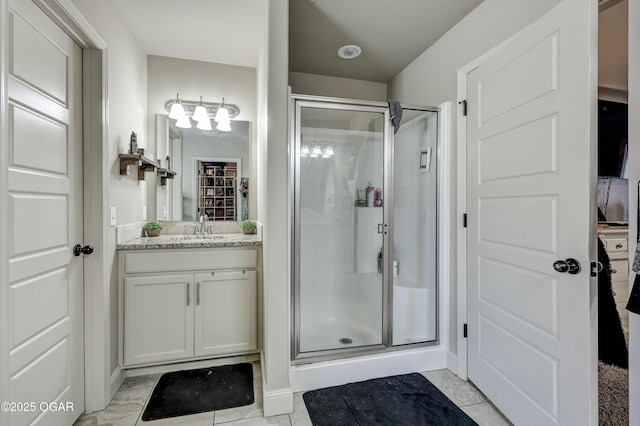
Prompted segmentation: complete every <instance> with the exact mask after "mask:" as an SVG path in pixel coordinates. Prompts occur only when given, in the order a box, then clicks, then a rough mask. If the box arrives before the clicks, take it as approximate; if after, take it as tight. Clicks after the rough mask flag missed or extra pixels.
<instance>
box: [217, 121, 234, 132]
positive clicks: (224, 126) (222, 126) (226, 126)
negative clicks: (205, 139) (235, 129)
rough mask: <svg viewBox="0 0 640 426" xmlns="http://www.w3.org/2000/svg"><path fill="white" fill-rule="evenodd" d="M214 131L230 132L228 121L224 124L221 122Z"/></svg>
mask: <svg viewBox="0 0 640 426" xmlns="http://www.w3.org/2000/svg"><path fill="white" fill-rule="evenodd" d="M216 129H218V130H220V131H221V132H230V131H231V125H230V124H229V121H226V122H222V121H221V122H219V123H218V125H217V126H216Z"/></svg>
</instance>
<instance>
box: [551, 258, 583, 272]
mask: <svg viewBox="0 0 640 426" xmlns="http://www.w3.org/2000/svg"><path fill="white" fill-rule="evenodd" d="M553 269H555V270H556V271H558V272H562V273H564V272H568V273H570V274H571V275H576V274H577V273H579V272H580V271H581V270H582V267H581V266H580V262H578V261H577V260H576V259H573V258H571V257H570V258H568V259H567V260H556V261H555V262H553Z"/></svg>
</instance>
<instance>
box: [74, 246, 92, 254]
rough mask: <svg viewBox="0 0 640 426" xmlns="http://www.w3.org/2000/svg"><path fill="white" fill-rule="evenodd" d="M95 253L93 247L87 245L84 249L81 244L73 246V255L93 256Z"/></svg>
mask: <svg viewBox="0 0 640 426" xmlns="http://www.w3.org/2000/svg"><path fill="white" fill-rule="evenodd" d="M91 253H93V247H91V246H89V245H87V246H84V247H82V246H81V245H80V244H76V245H75V246H73V255H74V256H80V255H81V254H91Z"/></svg>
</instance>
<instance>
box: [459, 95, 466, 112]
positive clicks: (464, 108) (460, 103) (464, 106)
mask: <svg viewBox="0 0 640 426" xmlns="http://www.w3.org/2000/svg"><path fill="white" fill-rule="evenodd" d="M458 104H459V105H462V115H464V116H466V115H467V100H466V99H465V100H464V101H460V102H458Z"/></svg>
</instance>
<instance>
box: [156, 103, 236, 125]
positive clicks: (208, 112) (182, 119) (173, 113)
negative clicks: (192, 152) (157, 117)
mask: <svg viewBox="0 0 640 426" xmlns="http://www.w3.org/2000/svg"><path fill="white" fill-rule="evenodd" d="M164 108H165V109H166V110H167V111H168V112H169V118H173V119H174V120H178V121H177V122H176V126H178V127H181V128H183V129H188V128H190V127H191V120H190V118H192V119H193V120H194V121H196V122H197V123H198V124H197V126H196V127H197V128H198V129H201V130H211V118H212V117H215V121H216V122H217V123H218V125H217V126H216V129H217V130H219V131H221V132H229V131H231V119H232V118H235V117H237V116H238V115H239V114H240V108H238V106H237V105H233V104H225V103H224V98H222V103H213V102H203V101H202V96H201V97H200V101H186V100H181V99H180V95H179V94H178V95H176V99H170V100H169V101H167V102H166V103H165V104H164ZM180 112H182V113H180Z"/></svg>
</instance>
